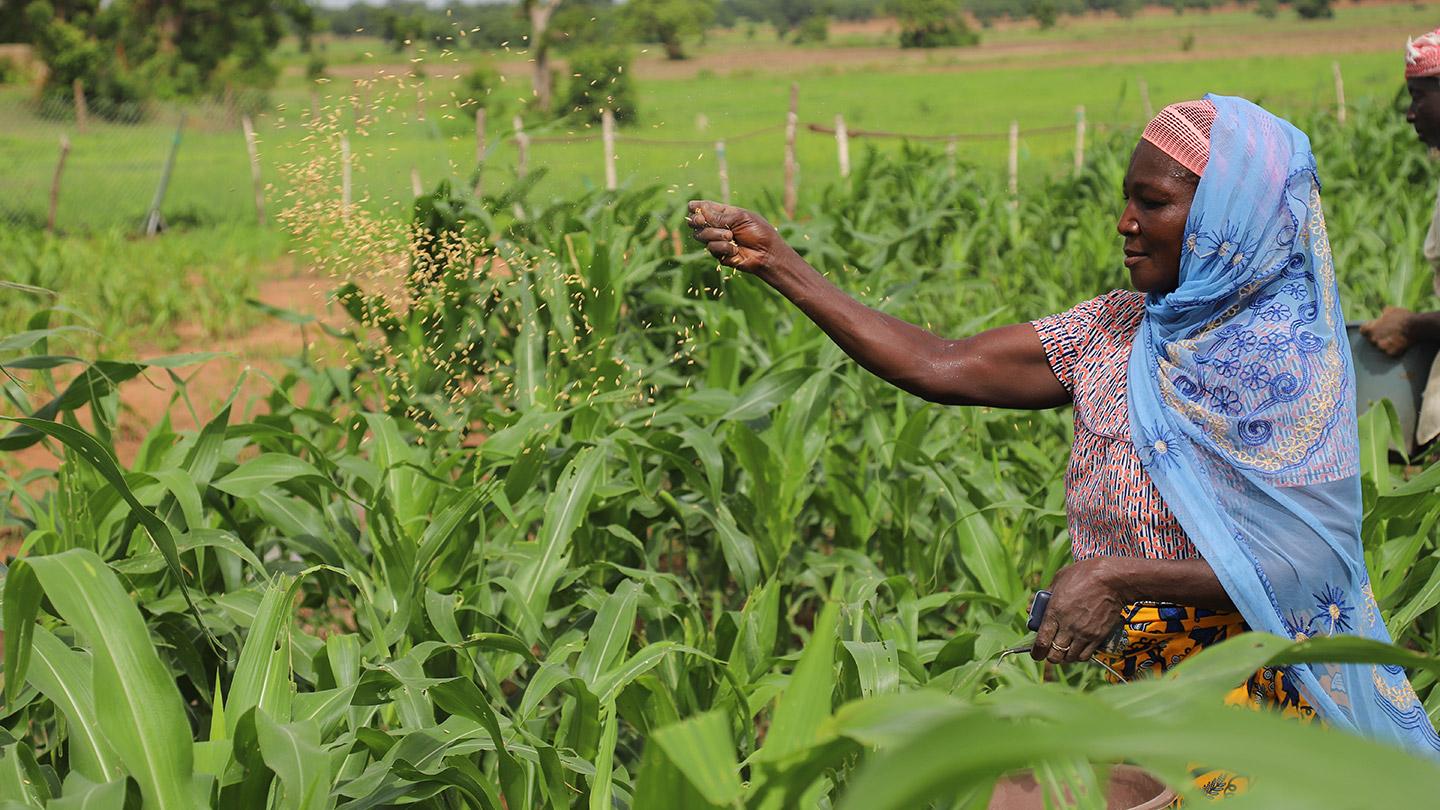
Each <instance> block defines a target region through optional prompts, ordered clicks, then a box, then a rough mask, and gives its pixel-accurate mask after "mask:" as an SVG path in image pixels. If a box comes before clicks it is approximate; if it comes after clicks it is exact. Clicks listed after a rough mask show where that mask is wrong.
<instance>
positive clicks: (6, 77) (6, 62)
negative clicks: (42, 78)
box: [0, 56, 25, 84]
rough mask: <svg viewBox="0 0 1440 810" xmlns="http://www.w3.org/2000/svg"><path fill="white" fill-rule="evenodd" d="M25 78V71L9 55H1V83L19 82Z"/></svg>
mask: <svg viewBox="0 0 1440 810" xmlns="http://www.w3.org/2000/svg"><path fill="white" fill-rule="evenodd" d="M24 79H25V72H24V71H23V70H21V69H20V66H19V65H17V64H15V60H14V59H11V58H10V57H8V56H0V84H19V83H20V82H21V81H23V80H24Z"/></svg>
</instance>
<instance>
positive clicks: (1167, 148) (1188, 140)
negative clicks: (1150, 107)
mask: <svg viewBox="0 0 1440 810" xmlns="http://www.w3.org/2000/svg"><path fill="white" fill-rule="evenodd" d="M1214 123H1215V105H1214V104H1211V103H1210V102H1208V101H1206V100H1204V99H1199V100H1197V101H1181V102H1179V103H1177V104H1171V105H1170V106H1168V107H1166V108H1165V109H1163V110H1161V111H1160V114H1159V115H1157V116H1155V117H1154V118H1153V119H1151V120H1150V123H1148V124H1146V125H1145V131H1144V132H1142V133H1140V138H1141V139H1142V140H1146V141H1149V142H1150V143H1153V144H1155V145H1156V146H1157V147H1159V148H1160V151H1162V152H1164V153H1165V154H1167V155H1169V156H1170V157H1172V158H1174V159H1175V162H1176V163H1179V164H1180V165H1181V166H1184V167H1185V168H1187V169H1189V170H1190V171H1192V172H1194V173H1195V174H1197V175H1203V174H1204V173H1205V164H1207V163H1209V162H1210V126H1211V125H1212V124H1214Z"/></svg>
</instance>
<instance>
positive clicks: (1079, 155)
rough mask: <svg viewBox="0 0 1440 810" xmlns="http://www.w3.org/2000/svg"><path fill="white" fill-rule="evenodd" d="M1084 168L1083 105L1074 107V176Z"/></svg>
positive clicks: (1077, 175) (1078, 174)
mask: <svg viewBox="0 0 1440 810" xmlns="http://www.w3.org/2000/svg"><path fill="white" fill-rule="evenodd" d="M1084 168H1085V105H1084V104H1081V105H1080V106H1079V107H1076V108H1075V176H1076V177H1079V176H1080V171H1081V170H1082V169H1084Z"/></svg>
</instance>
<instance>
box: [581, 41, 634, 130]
mask: <svg viewBox="0 0 1440 810" xmlns="http://www.w3.org/2000/svg"><path fill="white" fill-rule="evenodd" d="M570 73H571V76H570V79H569V80H568V81H567V82H566V84H565V87H566V92H565V114H566V115H573V116H576V117H578V118H579V119H580V120H582V121H586V122H589V123H599V122H600V120H601V113H600V111H601V110H609V111H610V112H611V113H613V114H614V115H615V120H616V121H618V122H620V123H626V122H629V121H634V120H635V118H636V110H635V86H634V85H633V84H631V83H630V54H629V52H628V51H626V50H625V49H624V48H621V47H618V46H614V45H610V46H600V47H593V48H582V49H580V50H577V51H576V52H575V53H573V54H571V56H570Z"/></svg>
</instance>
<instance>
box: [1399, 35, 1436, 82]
mask: <svg viewBox="0 0 1440 810" xmlns="http://www.w3.org/2000/svg"><path fill="white" fill-rule="evenodd" d="M1426 76H1440V28H1437V29H1435V30H1434V31H1431V32H1430V33H1428V34H1422V35H1421V36H1418V37H1415V38H1413V39H1411V40H1409V41H1407V42H1406V43H1405V78H1407V79H1420V78H1424V77H1426Z"/></svg>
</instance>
